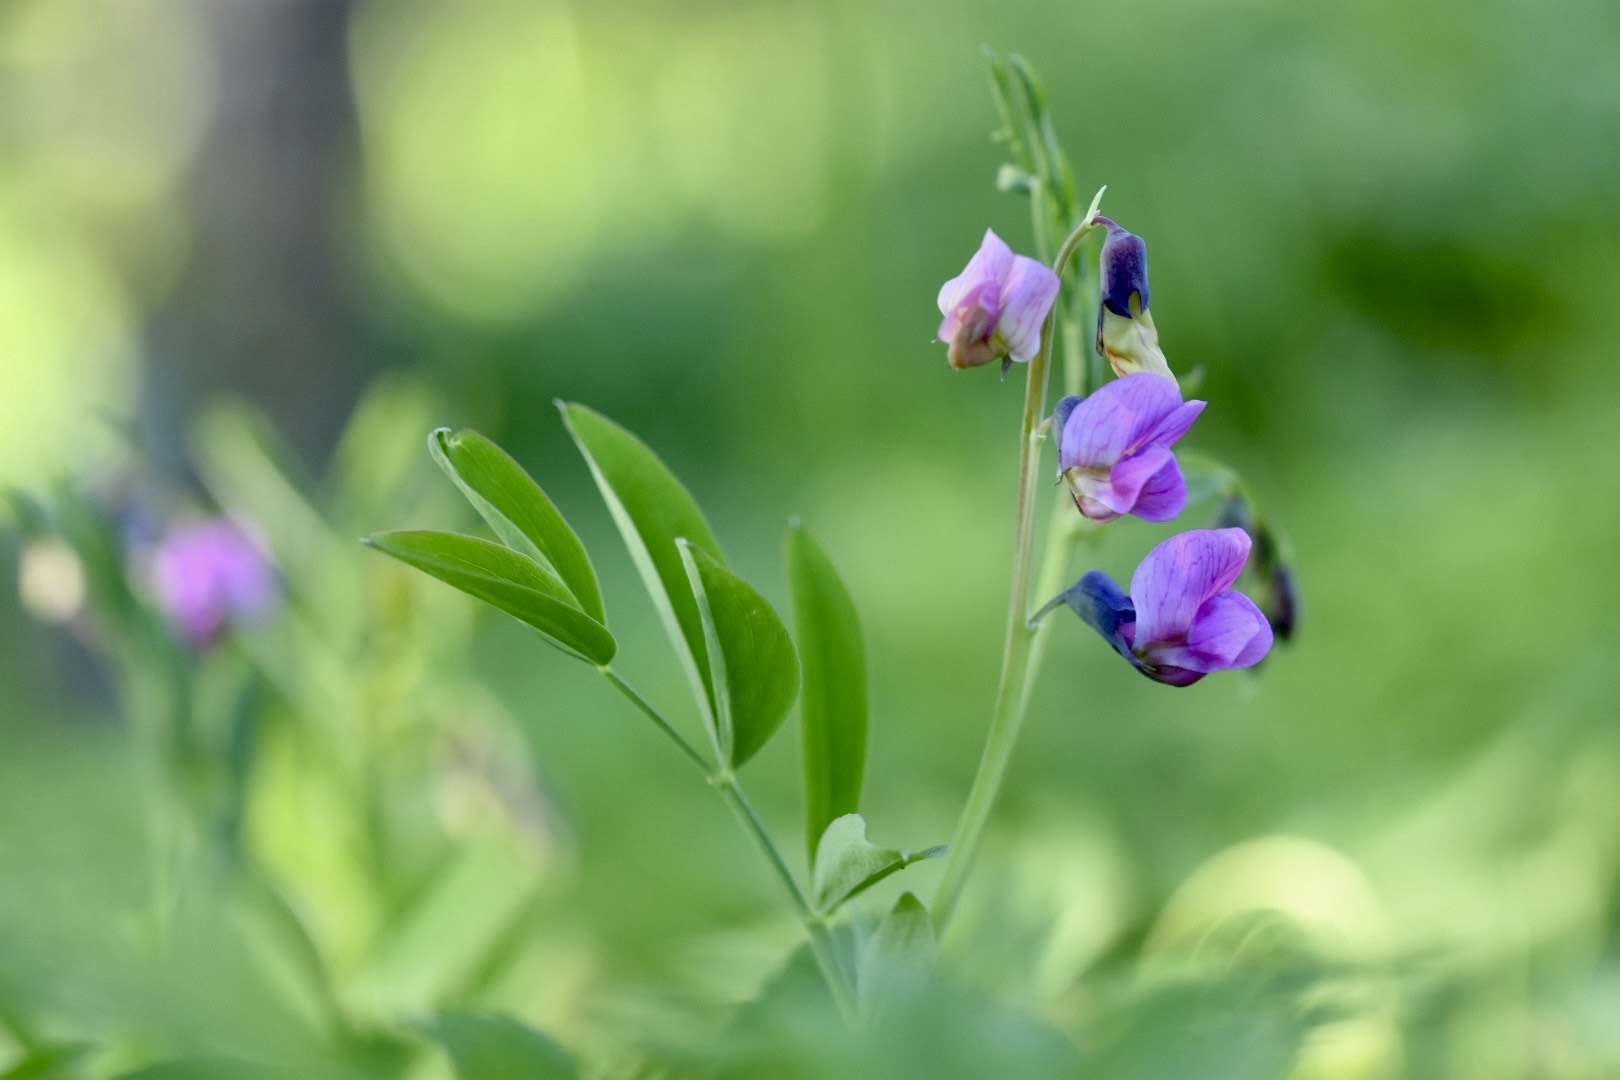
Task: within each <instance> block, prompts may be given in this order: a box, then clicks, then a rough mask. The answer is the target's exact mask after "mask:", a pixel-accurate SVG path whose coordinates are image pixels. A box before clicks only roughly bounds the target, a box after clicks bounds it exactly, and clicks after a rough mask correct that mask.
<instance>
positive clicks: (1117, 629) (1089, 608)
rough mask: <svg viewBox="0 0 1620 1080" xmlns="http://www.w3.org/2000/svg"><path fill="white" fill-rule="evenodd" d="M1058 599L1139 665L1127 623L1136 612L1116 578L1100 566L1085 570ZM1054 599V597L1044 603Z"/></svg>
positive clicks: (1129, 622) (1117, 650) (1053, 602)
mask: <svg viewBox="0 0 1620 1080" xmlns="http://www.w3.org/2000/svg"><path fill="white" fill-rule="evenodd" d="M1058 599H1059V600H1062V601H1063V602H1064V603H1065V604H1068V605H1069V606H1070V607H1071V608H1073V609H1074V613H1075V614H1076V615H1078V616H1080V618H1081V619H1082V620H1083V621H1084V622H1085V624H1086V625H1087V626H1089V627H1091V628H1092V629H1093V630H1095V631H1097V633H1099V634H1101V635H1102V637H1103V640H1104V641H1106V642H1108V644H1110V645H1112V646H1113V647H1114V650H1115V651H1116V652H1118V653H1119V654H1120V655H1121V656H1123V657H1124V658H1125V659H1127V660H1129V661H1130V662H1131V663H1132V664H1135V665H1137V666H1138V667H1140V666H1141V662H1140V661H1138V660H1137V658H1136V654H1135V653H1133V652H1131V626H1132V624H1133V623H1134V622H1135V621H1136V612H1135V610H1134V609H1133V608H1132V607H1131V598H1130V597H1129V596H1126V595H1125V590H1124V589H1121V588H1120V587H1119V583H1118V582H1116V581H1115V580H1114V579H1113V578H1111V577H1109V576H1108V575H1107V574H1105V573H1103V572H1102V571H1101V570H1088V571H1087V572H1086V575H1085V576H1084V577H1082V578H1081V579H1080V580H1079V581H1077V582H1075V583H1074V584H1073V585H1071V586H1069V588H1068V589H1067V590H1066V591H1065V592H1064V593H1063V595H1062V596H1061V597H1059V598H1058ZM1056 603H1057V600H1054V601H1052V603H1051V604H1048V605H1047V607H1048V608H1050V607H1052V606H1053V605H1055V604H1056ZM1043 610H1044V609H1043Z"/></svg>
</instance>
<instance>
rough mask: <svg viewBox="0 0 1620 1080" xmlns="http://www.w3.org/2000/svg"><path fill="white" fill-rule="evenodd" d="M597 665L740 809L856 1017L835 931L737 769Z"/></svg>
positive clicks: (837, 992) (830, 981)
mask: <svg viewBox="0 0 1620 1080" xmlns="http://www.w3.org/2000/svg"><path fill="white" fill-rule="evenodd" d="M597 670H598V671H600V672H601V673H602V674H603V676H604V677H606V679H607V680H608V682H610V683H612V684H613V685H614V686H616V687H618V689H619V692H620V693H622V694H623V695H624V696H625V697H627V698H629V699H630V702H631V704H633V705H635V707H636V708H637V709H640V710H641V712H642V713H643V714H645V715H646V717H647V718H648V719H649V720H651V721H652V722H653V723H654V724H656V725H657V726H658V730H660V731H662V732H663V733H664V734H665V735H667V736H669V738H670V739H671V741H673V742H674V743H675V745H676V746H677V747H679V748H680V750H681V752H682V753H684V754H685V755H686V756H687V757H688V758H690V759H691V760H692V762H693V763H694V764H696V765H697V767H698V769H699V770H700V771H701V772H702V773H703V775H704V777H705V778H706V779H707V780H708V781H709V784H710V785H711V786H712V787H713V788H714V789H715V790H716V791H717V792H719V793H720V797H721V799H722V800H724V801H725V803H726V805H727V806H729V807H731V809H732V810H733V811H734V812H735V813H736V815H737V820H738V821H739V822H740V823H741V824H742V827H743V831H744V832H746V833H748V835H749V836H751V837H752V838H753V840H754V842H755V844H756V845H757V846H758V847H759V850H760V852H761V853H762V854H764V856H765V860H766V861H767V862H769V863H770V864H771V869H772V870H774V871H775V872H776V876H777V878H778V879H780V880H781V882H782V887H783V888H784V889H786V890H787V894H788V898H789V899H790V900H792V901H793V907H794V910H795V911H796V912H797V913H798V915H799V921H800V922H802V923H803V924H804V929H805V932H806V933H807V934H808V935H809V938H810V951H811V953H812V954H814V956H815V958H816V963H817V964H818V965H819V966H820V968H821V974H822V977H823V978H825V979H826V980H827V988H828V989H829V990H830V991H831V992H832V996H833V1000H834V1001H836V1002H837V1003H838V1009H839V1011H840V1012H841V1013H842V1014H843V1016H844V1019H845V1020H849V1021H853V1020H854V1018H855V1007H854V996H853V994H852V993H851V991H850V986H849V980H848V977H847V976H846V975H845V973H844V969H843V968H842V967H841V966H840V965H839V963H838V958H837V956H836V954H835V952H834V950H833V946H832V936H831V934H830V932H829V931H828V929H827V924H826V923H824V922H823V921H822V920H821V917H820V916H819V915H817V913H816V910H815V908H813V907H812V906H811V905H810V899H809V897H807V896H805V894H804V890H803V889H802V888H800V887H799V881H798V879H797V878H795V877H794V876H793V871H792V869H790V868H789V866H788V863H787V859H786V858H785V857H784V856H783V855H782V849H781V848H780V847H778V846H777V843H776V840H775V838H773V837H772V836H771V831H770V829H769V828H768V827H767V826H766V824H765V819H764V818H762V817H760V815H759V811H758V810H756V809H754V804H753V803H752V802H751V801H749V798H748V796H747V794H746V793H745V792H744V791H743V789H742V786H741V785H740V784H739V783H738V782H737V777H736V775H735V774H734V773H732V772H729V771H727V772H725V773H722V774H721V775H719V776H710V775H709V763H708V762H707V761H705V760H704V759H703V755H702V754H700V753H698V751H697V749H696V748H695V747H693V745H692V744H691V743H690V742H688V741H687V740H686V738H685V737H684V736H682V735H681V733H680V732H678V731H676V730H675V728H674V726H673V725H671V724H670V722H669V721H668V720H666V719H664V716H663V714H662V713H660V712H659V711H658V709H657V708H656V707H655V706H654V705H653V704H652V702H650V701H648V700H647V699H646V698H644V697H642V696H641V694H640V693H638V692H637V691H636V688H635V687H633V686H631V685H630V684H629V683H627V682H625V681H624V679H622V678H620V676H619V673H618V672H616V671H614V670H613V669H612V668H611V667H608V666H606V665H603V666H601V667H598V668H597Z"/></svg>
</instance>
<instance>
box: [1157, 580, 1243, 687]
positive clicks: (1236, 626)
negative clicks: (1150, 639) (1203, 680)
mask: <svg viewBox="0 0 1620 1080" xmlns="http://www.w3.org/2000/svg"><path fill="white" fill-rule="evenodd" d="M1271 642H1272V632H1271V623H1269V622H1267V621H1266V617H1265V615H1264V614H1263V613H1261V611H1260V609H1259V608H1258V607H1257V606H1255V603H1254V601H1253V600H1250V599H1249V598H1248V597H1247V596H1245V595H1243V594H1242V593H1240V592H1237V591H1236V590H1228V591H1226V592H1223V593H1221V594H1220V595H1219V596H1214V597H1211V598H1210V599H1209V600H1207V601H1205V603H1204V604H1203V606H1202V607H1200V608H1199V609H1198V614H1197V615H1196V616H1194V617H1193V623H1192V628H1191V629H1190V630H1189V631H1188V632H1187V643H1186V644H1185V645H1176V646H1168V647H1162V648H1157V649H1150V650H1149V655H1148V659H1149V660H1150V661H1152V662H1154V663H1156V664H1167V665H1173V666H1175V667H1180V668H1185V669H1187V670H1188V671H1203V672H1210V671H1232V670H1235V669H1237V668H1247V667H1253V666H1254V665H1256V664H1258V663H1259V662H1260V661H1261V660H1263V659H1265V656H1266V654H1267V653H1268V652H1270V651H1271Z"/></svg>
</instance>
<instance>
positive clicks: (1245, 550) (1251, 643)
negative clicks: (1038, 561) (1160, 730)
mask: <svg viewBox="0 0 1620 1080" xmlns="http://www.w3.org/2000/svg"><path fill="white" fill-rule="evenodd" d="M1248 559H1249V534H1248V533H1246V532H1244V531H1243V530H1242V529H1196V530H1194V531H1192V532H1184V533H1181V534H1179V535H1177V536H1172V537H1171V538H1170V539H1168V540H1166V541H1165V542H1164V543H1162V544H1160V545H1159V546H1158V547H1156V548H1154V549H1153V550H1152V551H1150V552H1148V554H1147V557H1146V558H1145V559H1143V560H1142V564H1141V565H1140V566H1138V567H1137V568H1136V573H1135V574H1133V575H1132V576H1131V592H1130V595H1129V596H1127V595H1126V594H1125V592H1124V591H1123V590H1122V589H1121V588H1120V587H1119V585H1117V584H1116V583H1115V582H1114V579H1113V578H1111V577H1109V576H1108V575H1107V574H1105V573H1103V572H1102V571H1101V570H1092V571H1091V572H1089V573H1088V574H1086V576H1085V577H1083V578H1081V579H1080V580H1079V581H1077V582H1076V583H1075V584H1074V585H1073V586H1072V587H1071V588H1070V589H1069V590H1068V591H1067V592H1065V593H1064V594H1063V595H1061V596H1059V597H1058V598H1057V599H1055V600H1053V601H1052V602H1051V603H1050V604H1047V605H1046V607H1044V608H1042V609H1041V611H1040V612H1038V613H1037V614H1036V616H1035V617H1036V618H1037V619H1038V618H1040V617H1041V616H1042V615H1044V614H1046V613H1047V612H1048V611H1050V610H1052V609H1053V608H1054V607H1056V606H1057V605H1058V604H1064V603H1066V604H1068V605H1069V606H1070V607H1072V608H1073V609H1074V610H1075V612H1076V613H1077V614H1078V615H1079V616H1080V617H1081V618H1082V619H1084V620H1085V621H1086V624H1087V625H1088V626H1090V627H1092V628H1093V629H1094V630H1096V631H1097V632H1098V633H1099V634H1101V635H1102V636H1103V638H1104V639H1105V640H1106V641H1107V642H1108V643H1109V644H1110V645H1112V646H1113V647H1114V649H1115V650H1116V651H1117V652H1118V653H1119V654H1120V655H1121V656H1123V657H1124V658H1125V659H1127V660H1129V661H1130V662H1131V664H1132V665H1133V666H1134V667H1135V668H1136V669H1137V670H1138V671H1140V672H1142V674H1144V675H1146V676H1147V677H1148V678H1150V679H1154V680H1156V681H1158V682H1162V683H1167V684H1169V685H1170V686H1190V685H1192V684H1193V683H1195V682H1197V681H1198V680H1199V679H1202V678H1203V677H1204V676H1205V675H1208V674H1209V673H1210V672H1213V671H1231V670H1235V669H1237V668H1248V667H1253V666H1254V665H1255V664H1258V663H1259V662H1260V661H1261V660H1263V659H1265V656H1266V653H1268V652H1270V651H1271V641H1272V631H1271V624H1270V623H1269V622H1267V621H1266V617H1265V616H1264V615H1263V614H1261V612H1260V609H1259V608H1258V607H1256V606H1255V604H1254V601H1252V600H1250V599H1249V598H1248V597H1247V596H1245V595H1243V594H1242V593H1240V592H1237V591H1236V590H1234V589H1233V588H1232V585H1233V583H1234V582H1236V581H1237V579H1238V575H1240V574H1241V573H1243V567H1244V564H1245V563H1247V562H1248Z"/></svg>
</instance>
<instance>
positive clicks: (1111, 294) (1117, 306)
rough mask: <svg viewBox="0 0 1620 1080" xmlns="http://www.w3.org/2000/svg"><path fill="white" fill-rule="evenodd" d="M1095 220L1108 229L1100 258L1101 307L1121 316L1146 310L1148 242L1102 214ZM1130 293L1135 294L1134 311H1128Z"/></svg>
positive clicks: (1129, 307)
mask: <svg viewBox="0 0 1620 1080" xmlns="http://www.w3.org/2000/svg"><path fill="white" fill-rule="evenodd" d="M1097 221H1098V223H1099V224H1101V225H1102V226H1104V227H1105V228H1107V230H1108V239H1107V240H1105V241H1103V246H1102V259H1101V268H1102V272H1101V277H1102V302H1103V307H1105V308H1107V309H1108V310H1109V311H1112V312H1113V313H1114V314H1115V315H1118V316H1120V317H1122V318H1126V319H1131V318H1135V317H1136V313H1137V312H1139V311H1146V310H1147V309H1148V299H1149V289H1148V258H1147V241H1146V240H1143V239H1142V238H1141V237H1140V236H1137V235H1136V234H1135V233H1133V232H1131V231H1130V230H1128V229H1124V228H1121V227H1120V226H1118V225H1116V224H1114V223H1113V222H1112V221H1110V220H1108V219H1107V218H1105V217H1101V216H1099V217H1098V218H1097ZM1133 293H1134V294H1136V295H1137V297H1138V299H1137V305H1138V306H1137V309H1136V311H1132V310H1131V295H1132V294H1133Z"/></svg>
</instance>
